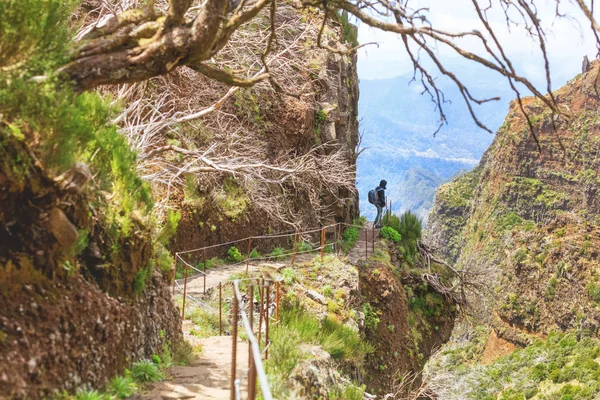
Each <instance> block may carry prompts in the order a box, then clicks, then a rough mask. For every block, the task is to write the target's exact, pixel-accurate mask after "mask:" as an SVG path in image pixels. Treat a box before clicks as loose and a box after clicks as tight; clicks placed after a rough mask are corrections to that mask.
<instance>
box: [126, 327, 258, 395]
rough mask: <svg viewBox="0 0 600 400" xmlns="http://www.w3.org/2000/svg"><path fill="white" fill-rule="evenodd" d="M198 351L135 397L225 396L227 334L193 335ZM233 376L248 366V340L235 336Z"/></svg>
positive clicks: (243, 387) (228, 357) (228, 353)
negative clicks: (195, 355)
mask: <svg viewBox="0 0 600 400" xmlns="http://www.w3.org/2000/svg"><path fill="white" fill-rule="evenodd" d="M196 342H199V343H201V344H202V354H201V356H200V357H199V358H197V359H196V360H194V361H193V362H192V363H191V364H190V365H188V366H186V367H173V368H171V369H170V370H169V374H170V377H169V380H167V381H164V382H157V383H155V384H153V385H152V386H151V387H150V389H149V391H148V392H147V393H144V394H139V395H137V396H134V397H133V399H136V400H168V399H194V400H200V399H207V400H229V398H230V389H229V388H230V383H229V376H230V372H231V344H232V343H231V342H232V338H231V336H213V337H209V338H206V339H196ZM237 348H238V350H237V362H236V365H237V369H236V371H237V372H236V377H237V378H240V377H242V376H243V374H244V373H245V371H246V368H247V366H248V344H247V343H246V342H242V341H241V340H239V339H238V344H237ZM241 394H242V398H245V397H246V379H241Z"/></svg>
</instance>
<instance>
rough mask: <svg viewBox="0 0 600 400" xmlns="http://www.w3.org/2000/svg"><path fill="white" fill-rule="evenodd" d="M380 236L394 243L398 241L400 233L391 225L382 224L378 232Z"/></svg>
mask: <svg viewBox="0 0 600 400" xmlns="http://www.w3.org/2000/svg"><path fill="white" fill-rule="evenodd" d="M379 234H380V235H381V237H382V238H384V239H388V240H391V241H392V242H394V243H398V242H399V241H400V239H401V237H400V234H399V233H398V231H396V230H395V229H394V228H392V227H391V226H384V227H383V228H381V231H380V232H379Z"/></svg>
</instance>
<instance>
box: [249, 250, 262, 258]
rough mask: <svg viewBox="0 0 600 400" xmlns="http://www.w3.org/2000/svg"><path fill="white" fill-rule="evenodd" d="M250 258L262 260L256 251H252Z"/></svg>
mask: <svg viewBox="0 0 600 400" xmlns="http://www.w3.org/2000/svg"><path fill="white" fill-rule="evenodd" d="M250 258H260V253H259V252H258V250H256V249H252V251H251V252H250Z"/></svg>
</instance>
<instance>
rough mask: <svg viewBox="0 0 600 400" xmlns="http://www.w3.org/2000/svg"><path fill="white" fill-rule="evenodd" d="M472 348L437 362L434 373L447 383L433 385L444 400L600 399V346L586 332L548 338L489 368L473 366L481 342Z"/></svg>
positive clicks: (457, 350) (459, 349)
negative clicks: (442, 372)
mask: <svg viewBox="0 0 600 400" xmlns="http://www.w3.org/2000/svg"><path fill="white" fill-rule="evenodd" d="M479 337H481V338H484V337H486V335H479ZM473 343H474V342H470V343H469V344H467V346H465V347H456V348H452V349H448V350H445V351H443V352H442V354H441V357H440V358H439V359H438V360H436V365H437V366H436V367H435V368H438V367H440V366H441V367H442V368H443V369H445V370H446V373H445V374H444V375H445V379H443V380H436V382H435V383H434V384H435V386H436V387H437V386H439V388H440V391H439V392H438V393H439V394H440V395H441V396H444V398H447V399H459V398H464V395H467V396H468V398H469V399H477V400H497V399H502V400H522V399H523V400H525V399H535V400H552V399H565V400H566V399H569V400H588V399H589V400H591V399H595V398H597V396H598V394H599V393H600V364H599V363H598V356H600V342H599V341H598V340H597V339H594V338H592V337H590V336H588V334H586V333H585V332H574V333H569V334H564V333H551V334H550V335H549V336H548V337H547V338H546V340H538V341H536V342H535V343H534V344H533V345H530V346H528V347H526V348H524V349H520V350H516V351H515V352H514V353H512V354H510V355H508V356H505V357H502V358H500V359H498V360H496V361H494V362H492V363H491V364H489V365H479V364H476V362H478V361H479V357H480V356H481V349H482V348H483V344H485V340H483V341H479V342H478V343H479V345H473ZM475 348H478V349H479V351H477V350H476V351H473V349H475ZM473 362H475V364H474V363H473ZM448 373H449V374H448ZM440 376H442V375H440ZM461 396H462V397H461Z"/></svg>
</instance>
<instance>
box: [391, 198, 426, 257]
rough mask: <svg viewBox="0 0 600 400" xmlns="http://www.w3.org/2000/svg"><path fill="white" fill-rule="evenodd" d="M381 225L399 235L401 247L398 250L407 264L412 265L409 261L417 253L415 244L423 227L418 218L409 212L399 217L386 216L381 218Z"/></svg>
mask: <svg viewBox="0 0 600 400" xmlns="http://www.w3.org/2000/svg"><path fill="white" fill-rule="evenodd" d="M383 224H384V225H385V226H387V227H389V228H392V229H394V230H395V231H396V232H397V233H399V234H400V240H399V242H400V243H401V246H400V247H399V250H400V252H401V253H402V255H403V256H404V257H405V258H406V259H408V261H409V264H411V265H412V262H411V261H413V260H414V258H415V257H416V255H417V253H418V249H417V243H418V241H419V240H420V239H421V236H422V232H423V225H422V223H421V220H420V219H419V217H417V215H416V214H413V213H412V212H411V211H410V210H408V211H406V212H405V213H404V214H402V215H401V216H400V217H398V216H397V215H394V214H386V215H385V216H384V217H383ZM382 230H383V229H382Z"/></svg>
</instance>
